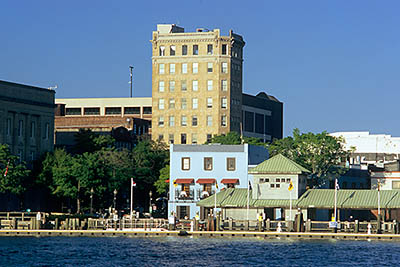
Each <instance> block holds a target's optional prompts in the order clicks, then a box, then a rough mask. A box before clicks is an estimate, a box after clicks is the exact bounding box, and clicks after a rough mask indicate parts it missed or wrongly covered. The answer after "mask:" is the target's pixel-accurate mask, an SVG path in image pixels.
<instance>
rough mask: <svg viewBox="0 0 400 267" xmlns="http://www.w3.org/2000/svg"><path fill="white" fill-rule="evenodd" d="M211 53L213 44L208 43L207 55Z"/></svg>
mask: <svg viewBox="0 0 400 267" xmlns="http://www.w3.org/2000/svg"><path fill="white" fill-rule="evenodd" d="M212 53H213V45H212V44H208V45H207V55H212Z"/></svg>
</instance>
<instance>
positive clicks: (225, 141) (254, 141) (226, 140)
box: [211, 132, 266, 146]
mask: <svg viewBox="0 0 400 267" xmlns="http://www.w3.org/2000/svg"><path fill="white" fill-rule="evenodd" d="M211 143H219V144H222V145H240V144H242V143H243V144H250V145H256V146H266V144H265V143H264V142H262V140H261V139H259V138H256V137H247V136H244V137H243V142H242V138H241V137H240V135H239V133H237V132H229V133H227V134H226V135H224V134H222V135H215V136H214V137H213V138H212V139H211Z"/></svg>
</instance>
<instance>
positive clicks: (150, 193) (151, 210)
mask: <svg viewBox="0 0 400 267" xmlns="http://www.w3.org/2000/svg"><path fill="white" fill-rule="evenodd" d="M152 195H153V192H151V190H150V192H149V197H150V205H149V212H150V216H151V213H152V212H153V207H152V206H151V196H152Z"/></svg>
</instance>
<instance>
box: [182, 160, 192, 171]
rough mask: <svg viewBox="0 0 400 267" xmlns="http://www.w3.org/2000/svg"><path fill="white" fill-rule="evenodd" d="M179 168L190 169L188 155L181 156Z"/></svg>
mask: <svg viewBox="0 0 400 267" xmlns="http://www.w3.org/2000/svg"><path fill="white" fill-rule="evenodd" d="M181 169H182V170H183V171H188V170H190V158H189V157H183V158H181Z"/></svg>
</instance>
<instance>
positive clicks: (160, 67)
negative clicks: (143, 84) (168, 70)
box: [158, 64, 165, 74]
mask: <svg viewBox="0 0 400 267" xmlns="http://www.w3.org/2000/svg"><path fill="white" fill-rule="evenodd" d="M158 73H159V74H164V73H165V65H164V64H160V65H159V69H158Z"/></svg>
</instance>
